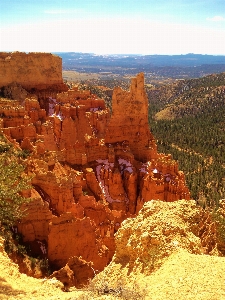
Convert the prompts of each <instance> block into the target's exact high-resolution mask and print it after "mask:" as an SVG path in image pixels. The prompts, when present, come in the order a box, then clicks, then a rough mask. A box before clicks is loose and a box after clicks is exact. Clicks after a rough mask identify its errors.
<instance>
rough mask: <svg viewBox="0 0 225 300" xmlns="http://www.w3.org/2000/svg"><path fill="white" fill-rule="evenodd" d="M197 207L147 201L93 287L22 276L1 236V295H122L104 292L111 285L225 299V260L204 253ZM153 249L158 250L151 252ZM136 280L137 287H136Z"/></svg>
mask: <svg viewBox="0 0 225 300" xmlns="http://www.w3.org/2000/svg"><path fill="white" fill-rule="evenodd" d="M199 217H200V214H199V209H198V208H197V207H196V205H195V203H194V202H193V201H188V202H187V201H184V200H183V201H178V202H176V203H175V202H174V203H165V202H160V201H154V202H151V203H148V204H145V206H144V208H143V209H142V210H141V211H140V213H139V215H138V216H137V217H136V218H134V219H128V220H126V221H125V222H124V224H123V226H122V227H121V228H120V229H119V231H118V233H117V236H116V240H117V251H116V253H115V255H114V257H113V260H112V262H111V263H110V264H109V266H107V267H106V268H105V270H104V271H103V272H101V273H100V274H99V275H97V277H96V278H95V279H94V280H93V282H94V283H93V284H94V286H95V291H96V290H97V288H96V287H99V286H100V287H101V291H102V292H103V294H102V295H98V294H96V293H94V292H93V291H92V292H90V291H87V290H83V291H78V290H76V289H71V291H70V292H63V291H62V287H63V286H62V284H61V283H60V282H58V281H57V280H55V279H51V280H46V279H35V278H31V277H28V276H26V275H25V274H20V273H19V271H18V267H17V265H15V264H14V263H12V262H11V260H10V259H9V258H8V256H7V255H6V253H5V252H4V250H3V239H1V238H0V299H5V300H6V299H7V300H8V299H9V300H11V299H37V300H39V299H40V300H41V299H50V300H56V299H62V300H89V299H121V298H116V297H115V296H113V295H112V294H110V293H108V294H104V290H105V289H104V288H105V287H106V286H108V287H109V288H112V289H114V290H116V289H117V288H118V287H119V286H122V287H123V288H124V290H125V293H124V298H122V299H127V300H128V299H129V300H132V299H135V300H136V299H141V298H140V297H138V295H142V296H144V298H142V299H146V300H148V299H149V300H150V299H151V300H175V299H180V300H189V299H193V300H223V299H225V258H224V257H216V256H209V255H205V254H201V251H199V250H200V243H199V238H198V237H197V236H196V235H195V232H196V226H194V224H196V222H197V221H198V220H199ZM153 250H154V251H153ZM134 284H136V287H134Z"/></svg>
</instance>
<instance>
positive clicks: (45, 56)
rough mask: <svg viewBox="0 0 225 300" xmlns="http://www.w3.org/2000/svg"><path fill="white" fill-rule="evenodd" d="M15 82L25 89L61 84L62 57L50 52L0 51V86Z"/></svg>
mask: <svg viewBox="0 0 225 300" xmlns="http://www.w3.org/2000/svg"><path fill="white" fill-rule="evenodd" d="M12 82H17V83H19V84H21V85H22V87H24V88H25V89H27V90H31V89H32V88H37V89H45V88H48V87H49V86H54V85H63V79H62V59H61V58H60V57H59V56H56V55H52V54H50V53H36V52H35V53H28V54H27V53H23V52H12V53H9V52H1V53H0V88H1V87H3V86H7V85H9V84H11V83H12Z"/></svg>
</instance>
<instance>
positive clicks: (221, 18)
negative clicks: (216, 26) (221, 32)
mask: <svg viewBox="0 0 225 300" xmlns="http://www.w3.org/2000/svg"><path fill="white" fill-rule="evenodd" d="M207 20H208V21H213V22H223V21H225V18H224V17H221V16H214V17H212V18H207Z"/></svg>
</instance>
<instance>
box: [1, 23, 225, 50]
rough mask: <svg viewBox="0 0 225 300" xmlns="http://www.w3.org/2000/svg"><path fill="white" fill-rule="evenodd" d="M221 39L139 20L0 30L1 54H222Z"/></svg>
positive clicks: (209, 32) (203, 30) (209, 31)
mask: <svg viewBox="0 0 225 300" xmlns="http://www.w3.org/2000/svg"><path fill="white" fill-rule="evenodd" d="M211 27H212V26H211ZM224 36H225V30H223V29H213V28H207V27H200V26H192V25H183V24H171V23H169V24H168V23H160V22H152V21H150V20H143V19H141V18H140V19H134V18H80V19H65V20H54V21H53V20H49V21H44V22H41V23H40V22H39V23H32V24H24V25H20V26H19V25H17V26H12V27H5V28H0V51H27V52H30V51H44V52H57V51H58V52H60V51H65V52H66V51H67V52H69V51H71V52H72V51H74V52H92V53H101V54H107V53H108V54H110V53H126V54H127V53H134V54H135V53H139V54H182V53H183V54H185V53H202V54H225V43H224Z"/></svg>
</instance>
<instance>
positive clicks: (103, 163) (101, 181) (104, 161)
mask: <svg viewBox="0 0 225 300" xmlns="http://www.w3.org/2000/svg"><path fill="white" fill-rule="evenodd" d="M96 161H97V162H98V163H99V165H98V166H97V167H96V173H97V179H98V182H99V186H100V188H101V190H102V193H103V195H104V197H105V199H106V201H107V202H109V203H112V202H120V201H119V200H115V199H113V198H112V197H111V196H110V194H109V187H108V186H107V185H105V182H104V179H102V178H101V169H104V170H109V168H113V167H114V163H109V161H108V159H98V160H96Z"/></svg>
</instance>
